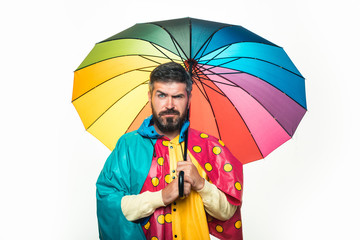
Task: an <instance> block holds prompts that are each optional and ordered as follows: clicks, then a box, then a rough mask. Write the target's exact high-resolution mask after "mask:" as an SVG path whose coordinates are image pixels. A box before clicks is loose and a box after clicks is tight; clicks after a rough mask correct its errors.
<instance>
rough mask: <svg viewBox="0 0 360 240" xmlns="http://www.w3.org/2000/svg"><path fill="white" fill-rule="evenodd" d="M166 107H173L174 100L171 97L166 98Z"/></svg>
mask: <svg viewBox="0 0 360 240" xmlns="http://www.w3.org/2000/svg"><path fill="white" fill-rule="evenodd" d="M166 108H168V109H171V108H174V100H173V99H172V97H168V98H167V99H166Z"/></svg>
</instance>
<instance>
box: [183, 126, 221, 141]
mask: <svg viewBox="0 0 360 240" xmlns="http://www.w3.org/2000/svg"><path fill="white" fill-rule="evenodd" d="M189 136H191V137H192V138H195V139H203V140H204V141H209V142H218V141H219V139H218V138H217V137H214V136H213V135H210V134H208V133H206V132H204V131H199V130H196V129H193V128H190V131H189Z"/></svg>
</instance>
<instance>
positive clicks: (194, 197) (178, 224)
mask: <svg viewBox="0 0 360 240" xmlns="http://www.w3.org/2000/svg"><path fill="white" fill-rule="evenodd" d="M183 145H184V143H182V144H179V138H178V137H176V138H174V139H172V140H171V141H170V142H169V143H168V148H169V161H170V174H171V177H175V176H176V166H177V162H178V161H182V159H183V154H182V149H183ZM188 154H189V156H190V159H188V160H191V161H192V162H193V164H194V165H195V166H196V168H197V169H198V171H199V174H200V176H201V177H203V178H205V179H206V180H208V177H207V175H206V173H205V171H204V170H203V169H202V168H201V167H200V165H199V164H198V162H197V161H196V159H195V158H194V157H193V156H192V155H191V153H188ZM173 170H175V172H173ZM171 179H173V178H171ZM176 180H177V179H176ZM171 215H172V232H173V236H175V235H176V236H177V237H176V239H179V240H188V239H194V240H200V239H210V235H209V229H208V225H207V219H206V214H205V209H204V205H203V202H202V199H201V196H200V195H199V193H197V192H195V191H191V193H190V195H189V196H188V197H186V198H184V199H178V200H176V201H175V202H174V203H172V204H171Z"/></svg>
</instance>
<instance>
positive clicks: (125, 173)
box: [96, 62, 243, 240]
mask: <svg viewBox="0 0 360 240" xmlns="http://www.w3.org/2000/svg"><path fill="white" fill-rule="evenodd" d="M191 90H192V81H191V79H190V77H189V74H188V73H187V72H186V70H185V69H184V68H183V67H182V66H181V65H180V64H177V63H174V62H170V63H166V64H162V65H159V66H158V67H157V68H155V69H154V70H153V71H152V73H151V75H150V82H149V93H148V97H149V102H150V104H151V108H152V116H150V117H148V118H147V119H145V120H144V122H143V123H142V125H141V126H140V128H139V129H138V130H137V131H134V132H130V133H127V134H125V135H123V136H122V137H121V138H120V139H119V141H118V143H117V145H116V147H115V149H114V150H113V151H112V153H111V154H110V156H109V157H108V159H107V160H106V163H105V165H104V168H103V170H102V171H101V173H100V176H99V178H98V181H97V183H96V186H97V194H96V197H97V216H98V224H99V235H100V239H103V240H109V239H113V240H118V239H151V240H155V239H210V236H209V235H210V234H211V235H214V236H216V237H217V238H220V239H242V224H241V217H240V206H241V197H242V180H243V175H242V164H241V163H240V161H238V160H237V159H235V157H234V156H233V155H232V154H231V153H230V151H229V150H228V149H227V148H226V146H225V145H224V143H223V142H222V141H221V140H218V139H216V138H214V137H212V136H209V135H208V134H206V133H203V132H199V131H197V130H194V129H191V128H189V121H187V112H188V109H189V106H190V102H191ZM186 131H188V149H187V158H188V161H183V155H184V154H183V153H184V139H185V133H186ZM181 171H183V172H184V197H179V184H178V176H179V172H181Z"/></svg>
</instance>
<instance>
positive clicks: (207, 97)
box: [196, 70, 225, 139]
mask: <svg viewBox="0 0 360 240" xmlns="http://www.w3.org/2000/svg"><path fill="white" fill-rule="evenodd" d="M199 71H200V70H199ZM199 83H200V84H201V85H202V86H203V82H202V81H200V80H199ZM196 85H197V83H196ZM197 87H198V89H199V91H200V92H201V93H202V94H203V96H204V98H205V99H206V100H207V102H208V103H209V106H210V109H211V112H212V114H213V117H214V121H215V125H216V129H217V132H218V134H219V139H221V133H220V128H219V124H218V122H217V120H216V117H215V111H214V109H213V107H212V105H211V102H210V98H209V96H208V95H207V93H206V90H205V88H204V86H203V89H204V91H205V92H203V91H201V89H200V87H199V86H198V85H197ZM224 97H225V96H224Z"/></svg>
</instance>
